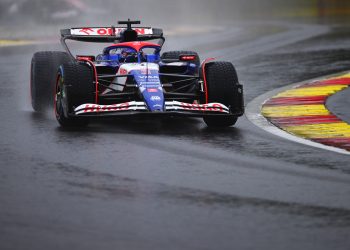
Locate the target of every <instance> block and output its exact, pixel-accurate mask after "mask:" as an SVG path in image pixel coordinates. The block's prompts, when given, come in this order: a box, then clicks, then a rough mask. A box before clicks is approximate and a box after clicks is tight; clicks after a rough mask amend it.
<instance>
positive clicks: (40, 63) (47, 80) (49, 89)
mask: <svg viewBox="0 0 350 250" xmlns="http://www.w3.org/2000/svg"><path fill="white" fill-rule="evenodd" d="M70 60H71V59H70V57H69V55H68V54H67V53H65V52H62V51H42V52H36V53H35V54H34V55H33V57H32V61H31V70H30V93H31V103H32V107H33V109H34V110H35V111H37V112H43V111H45V110H46V109H47V108H48V107H49V106H52V103H53V94H54V90H55V81H56V78H55V76H56V72H57V69H58V67H59V66H60V65H61V64H63V63H65V62H69V61H70Z"/></svg>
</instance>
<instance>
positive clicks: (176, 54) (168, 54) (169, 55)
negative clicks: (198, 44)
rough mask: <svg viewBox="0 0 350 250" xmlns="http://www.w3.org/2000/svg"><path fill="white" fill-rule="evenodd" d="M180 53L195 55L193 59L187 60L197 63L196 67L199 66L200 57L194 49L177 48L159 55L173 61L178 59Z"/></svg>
mask: <svg viewBox="0 0 350 250" xmlns="http://www.w3.org/2000/svg"><path fill="white" fill-rule="evenodd" d="M181 55H195V56H196V59H195V60H193V61H189V62H191V63H194V64H196V65H197V67H199V65H200V58H199V55H198V53H197V52H194V51H187V50H179V51H167V52H164V53H163V54H162V56H161V59H162V60H164V59H165V60H174V61H178V60H179V57H180V56H181Z"/></svg>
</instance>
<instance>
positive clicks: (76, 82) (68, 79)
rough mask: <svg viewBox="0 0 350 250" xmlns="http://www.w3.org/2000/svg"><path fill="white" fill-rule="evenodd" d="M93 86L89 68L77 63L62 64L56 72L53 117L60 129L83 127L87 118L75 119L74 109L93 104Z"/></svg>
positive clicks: (87, 120) (86, 122) (86, 123)
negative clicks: (85, 104) (54, 116)
mask: <svg viewBox="0 0 350 250" xmlns="http://www.w3.org/2000/svg"><path fill="white" fill-rule="evenodd" d="M94 92H95V84H94V82H93V74H92V70H91V68H90V66H88V65H87V64H84V63H79V62H70V63H64V64H63V65H62V66H61V67H60V68H59V70H58V73H57V81H56V91H55V93H56V94H55V115H56V119H57V121H58V123H59V124H60V125H61V126H62V127H84V126H87V125H88V123H89V119H88V118H87V117H75V116H74V109H75V108H76V107H78V106H79V105H81V104H84V103H94Z"/></svg>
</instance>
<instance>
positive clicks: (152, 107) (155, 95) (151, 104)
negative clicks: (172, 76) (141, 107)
mask: <svg viewBox="0 0 350 250" xmlns="http://www.w3.org/2000/svg"><path fill="white" fill-rule="evenodd" d="M143 98H144V100H145V103H146V104H147V107H148V109H149V111H151V112H157V111H158V112H163V111H164V94H163V90H162V89H161V88H146V89H145V91H144V92H143Z"/></svg>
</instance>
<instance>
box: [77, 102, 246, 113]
mask: <svg viewBox="0 0 350 250" xmlns="http://www.w3.org/2000/svg"><path fill="white" fill-rule="evenodd" d="M137 114H145V115H160V116H161V115H179V116H192V117H204V116H208V115H241V114H232V113H230V110H229V108H228V107H226V106H225V105H223V104H221V103H208V104H191V103H184V102H178V101H166V102H165V111H158V112H150V111H149V110H148V108H147V106H146V104H145V103H144V102H136V101H131V102H124V103H119V104H112V105H99V104H92V103H86V104H82V105H80V106H78V107H77V108H75V109H74V113H73V114H72V115H73V116H92V117H96V116H120V115H137Z"/></svg>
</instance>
